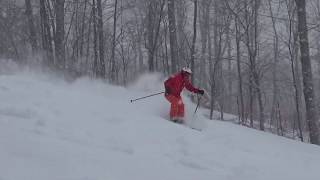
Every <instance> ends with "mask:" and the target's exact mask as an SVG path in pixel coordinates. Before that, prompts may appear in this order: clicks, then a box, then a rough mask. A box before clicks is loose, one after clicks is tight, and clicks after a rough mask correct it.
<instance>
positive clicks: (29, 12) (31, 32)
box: [25, 0, 38, 54]
mask: <svg viewBox="0 0 320 180" xmlns="http://www.w3.org/2000/svg"><path fill="white" fill-rule="evenodd" d="M25 5H26V15H27V18H28V24H29V39H30V43H31V47H32V52H33V54H35V53H36V52H37V51H38V43H37V34H36V28H35V25H34V20H33V11H32V5H31V0H25Z"/></svg>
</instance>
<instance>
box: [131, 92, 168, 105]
mask: <svg viewBox="0 0 320 180" xmlns="http://www.w3.org/2000/svg"><path fill="white" fill-rule="evenodd" d="M163 93H164V92H159V93H155V94H151V95H148V96H144V97H140V98H137V99H132V100H130V102H131V103H132V102H134V101H138V100H141V99H145V98H148V97H151V96H156V95H159V94H163Z"/></svg>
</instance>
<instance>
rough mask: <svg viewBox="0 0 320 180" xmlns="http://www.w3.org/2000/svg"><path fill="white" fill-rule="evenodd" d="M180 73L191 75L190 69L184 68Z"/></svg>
mask: <svg viewBox="0 0 320 180" xmlns="http://www.w3.org/2000/svg"><path fill="white" fill-rule="evenodd" d="M182 72H186V73H188V74H192V71H191V69H190V68H188V67H184V68H182Z"/></svg>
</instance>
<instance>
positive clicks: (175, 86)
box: [164, 72, 199, 97]
mask: <svg viewBox="0 0 320 180" xmlns="http://www.w3.org/2000/svg"><path fill="white" fill-rule="evenodd" d="M164 87H165V88H166V89H168V90H169V94H171V95H174V96H176V97H180V93H181V92H182V90H183V89H184V88H187V89H188V90H189V91H191V92H193V93H198V92H199V89H198V88H195V87H193V85H192V84H191V82H190V79H189V76H188V75H184V74H183V73H182V72H179V73H177V74H175V75H173V76H171V77H170V78H169V79H167V80H166V81H165V82H164Z"/></svg>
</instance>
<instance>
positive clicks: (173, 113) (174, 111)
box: [165, 95, 179, 121]
mask: <svg viewBox="0 0 320 180" xmlns="http://www.w3.org/2000/svg"><path fill="white" fill-rule="evenodd" d="M165 97H166V99H167V100H168V101H169V102H170V103H171V108H170V119H171V120H172V121H174V120H177V118H178V116H179V103H178V102H179V98H177V97H175V96H173V95H167V96H165Z"/></svg>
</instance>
